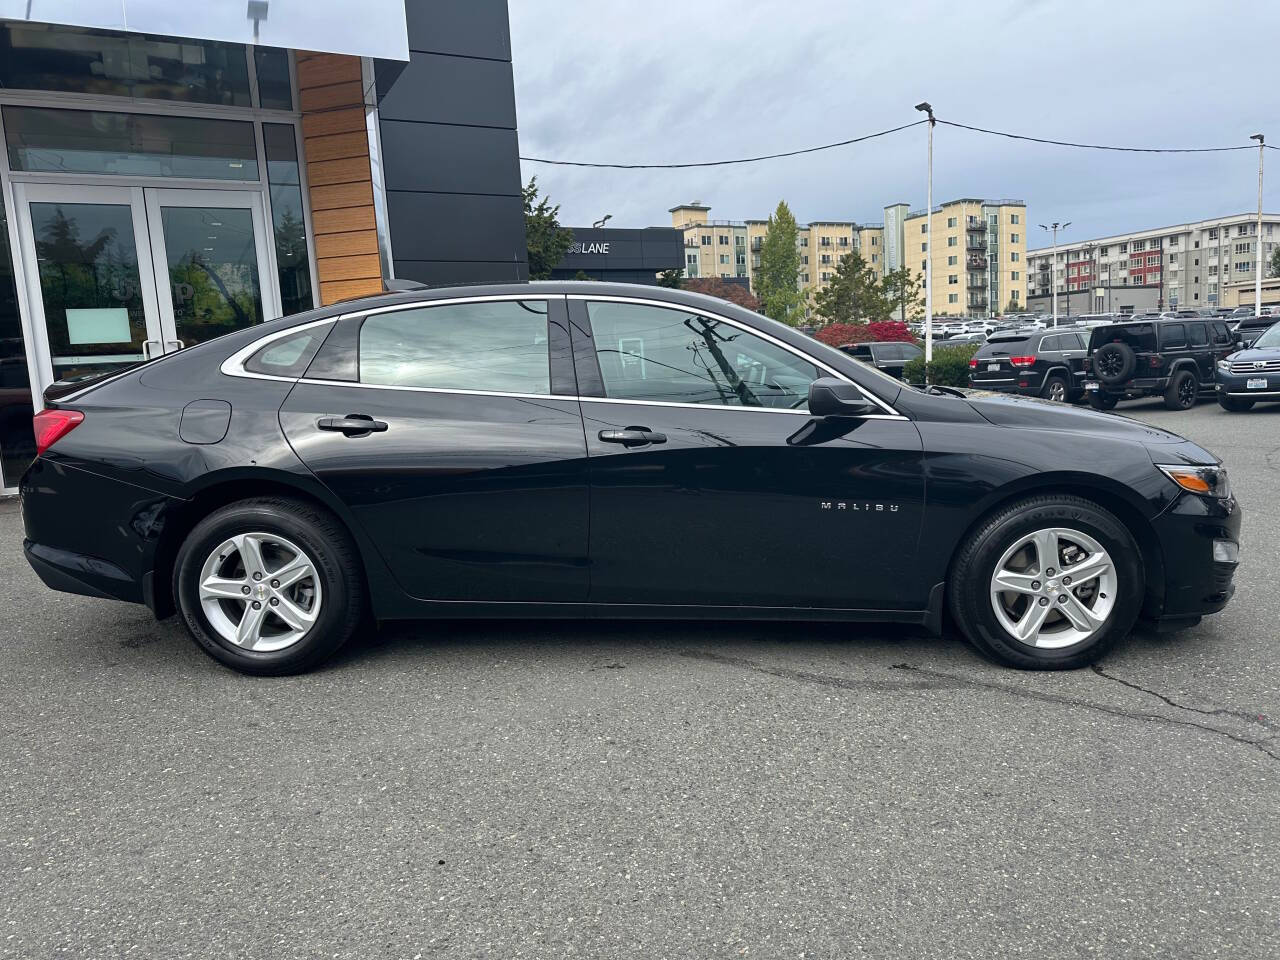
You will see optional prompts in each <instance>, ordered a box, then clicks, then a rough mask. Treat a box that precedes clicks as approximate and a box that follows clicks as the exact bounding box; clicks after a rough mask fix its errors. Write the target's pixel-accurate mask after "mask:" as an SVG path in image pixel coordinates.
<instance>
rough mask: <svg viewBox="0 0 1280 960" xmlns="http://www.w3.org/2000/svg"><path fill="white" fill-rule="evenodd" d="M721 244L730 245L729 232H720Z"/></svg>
mask: <svg viewBox="0 0 1280 960" xmlns="http://www.w3.org/2000/svg"><path fill="white" fill-rule="evenodd" d="M720 244H721V246H725V247H727V246H728V245H729V236H728V234H725V233H722V234H720Z"/></svg>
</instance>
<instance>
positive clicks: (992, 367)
mask: <svg viewBox="0 0 1280 960" xmlns="http://www.w3.org/2000/svg"><path fill="white" fill-rule="evenodd" d="M999 372H1000V364H998V363H988V364H987V373H999Z"/></svg>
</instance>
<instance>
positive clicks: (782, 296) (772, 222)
mask: <svg viewBox="0 0 1280 960" xmlns="http://www.w3.org/2000/svg"><path fill="white" fill-rule="evenodd" d="M799 235H800V231H799V228H798V227H797V226H796V218H795V217H794V216H792V215H791V208H790V207H788V206H787V203H786V201H785V200H781V201H779V202H778V209H777V210H775V211H774V213H773V216H771V217H770V218H769V228H768V230H767V231H766V232H765V235H764V243H763V244H762V245H761V249H760V267H759V269H757V270H756V277H755V280H756V283H755V294H756V296H757V297H758V298H759V299H760V303H761V305H762V307H763V308H764V313H765V315H766V316H768V317H772V318H773V319H774V320H781V321H782V322H783V323H790V324H793V325H794V324H798V323H799V322H800V321H801V320H802V319H803V318H804V294H803V293H802V292H801V291H800V286H799V283H798V274H799V273H800V248H799V244H798V242H797V241H798V240H799Z"/></svg>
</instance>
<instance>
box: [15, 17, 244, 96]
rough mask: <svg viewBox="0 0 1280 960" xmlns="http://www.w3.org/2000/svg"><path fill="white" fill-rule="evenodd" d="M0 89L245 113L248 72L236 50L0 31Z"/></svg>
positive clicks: (25, 29)
mask: <svg viewBox="0 0 1280 960" xmlns="http://www.w3.org/2000/svg"><path fill="white" fill-rule="evenodd" d="M0 84H3V86H4V87H5V88H7V89H10V90H46V91H57V92H61V93H87V94H103V95H107V96H118V97H139V98H143V99H152V100H176V101H181V102H185V103H202V104H220V105H223V106H234V107H247V106H250V100H249V66H248V62H247V60H246V58H245V48H244V47H243V46H242V45H240V44H238V43H221V42H219V41H216V40H192V39H178V38H174V37H152V36H146V35H142V34H128V33H114V32H112V31H108V30H86V29H81V28H78V27H64V26H51V25H48V24H36V23H10V24H6V25H4V26H3V27H0Z"/></svg>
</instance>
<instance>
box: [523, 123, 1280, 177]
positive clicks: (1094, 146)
mask: <svg viewBox="0 0 1280 960" xmlns="http://www.w3.org/2000/svg"><path fill="white" fill-rule="evenodd" d="M928 122H929V121H928V120H917V121H915V122H914V123H904V124H903V125H902V126H900V127H891V128H890V129H888V130H880V131H877V132H876V133H868V134H866V135H864V136H861V137H851V138H849V139H848V140H838V141H836V142H835V143H824V144H822V145H821V146H817V147H804V148H803V149H800V150H786V151H783V152H782V153H766V154H763V155H761V156H758V157H738V158H736V159H733V160H703V161H699V162H697V163H598V162H589V161H585V160H552V159H549V158H547V157H521V158H520V159H521V160H523V161H525V162H526V163H544V164H548V165H550V166H556V167H593V168H597V169H607V170H687V169H690V168H692V167H727V166H732V165H734V164H740V163H759V162H760V161H762V160H778V159H781V158H782V157H797V156H800V155H801V154H805V153H818V152H819V151H821V150H835V149H836V148H838V147H847V146H850V145H851V144H855V143H864V142H866V141H867V140H875V139H877V138H878V137H887V136H889V134H892V133H900V132H901V131H903V130H910V129H911V128H912V127H918V126H920V125H921V124H922V123H928ZM936 122H937V123H941V124H944V125H945V126H948V127H955V128H956V129H959V130H969V131H971V132H973V133H982V134H986V135H987V136H992V137H1004V138H1006V139H1009V140H1024V141H1026V142H1028V143H1044V144H1048V145H1050V146H1055V147H1073V148H1075V149H1078V150H1110V151H1113V152H1116V153H1228V152H1231V151H1235V150H1255V149H1257V148H1256V147H1255V146H1253V145H1252V144H1241V145H1239V146H1227V147H1123V146H1116V145H1113V144H1104V143H1077V142H1075V141H1071V140H1052V139H1049V138H1047V137H1032V136H1027V135H1025V134H1020V133H1008V132H1006V131H1004V130H991V129H989V128H987V127H977V126H973V125H971V124H967V123H958V122H956V121H954V120H943V119H942V118H940V117H939V118H936ZM1265 146H1266V148H1267V149H1268V150H1280V147H1277V146H1275V145H1274V144H1270V143H1268V144H1266V145H1265Z"/></svg>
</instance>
